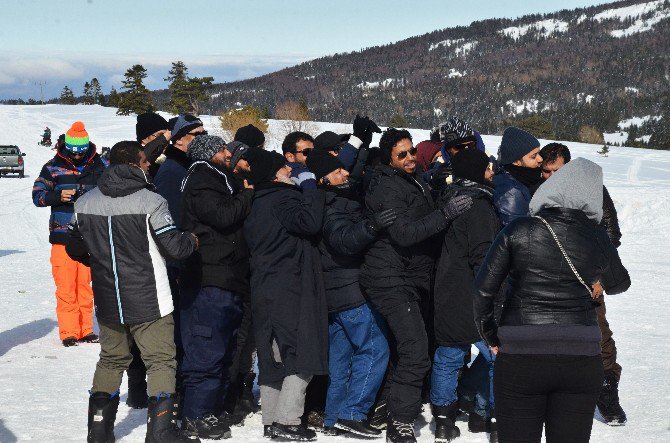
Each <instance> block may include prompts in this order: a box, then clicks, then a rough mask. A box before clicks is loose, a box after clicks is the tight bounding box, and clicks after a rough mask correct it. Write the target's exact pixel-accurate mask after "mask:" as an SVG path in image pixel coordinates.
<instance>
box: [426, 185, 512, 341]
mask: <svg viewBox="0 0 670 443" xmlns="http://www.w3.org/2000/svg"><path fill="white" fill-rule="evenodd" d="M462 194H465V195H469V196H471V197H472V199H473V204H472V207H471V208H470V209H469V210H468V211H467V212H465V213H464V214H462V215H460V216H459V217H457V218H456V219H455V220H454V221H453V222H452V223H451V225H450V226H449V228H448V229H447V231H446V233H445V237H444V241H443V243H442V254H441V255H440V260H439V262H438V265H437V274H436V276H435V292H434V295H433V298H434V303H435V312H434V316H435V340H436V342H437V344H438V345H439V346H460V345H470V344H472V343H475V342H477V341H479V340H480V338H479V333H478V332H477V328H476V327H475V322H474V308H473V303H474V297H475V290H474V280H475V275H477V271H478V270H479V267H480V265H481V264H482V262H483V261H484V257H485V256H486V253H487V252H488V250H489V247H490V246H491V243H493V240H494V239H495V237H496V234H497V233H498V231H499V229H500V222H499V220H498V216H497V215H496V211H495V208H494V207H493V189H492V188H489V187H487V186H484V185H481V184H477V183H474V182H471V181H468V180H460V181H458V182H456V183H454V184H453V185H450V186H449V187H447V188H446V189H445V190H444V191H443V192H442V194H441V197H440V198H444V199H445V200H449V199H450V198H453V197H455V196H456V195H462Z"/></svg>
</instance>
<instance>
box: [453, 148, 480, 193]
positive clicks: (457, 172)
mask: <svg viewBox="0 0 670 443" xmlns="http://www.w3.org/2000/svg"><path fill="white" fill-rule="evenodd" d="M488 166H489V158H488V157H487V155H486V154H485V153H483V152H482V151H480V150H479V149H465V150H463V151H461V152H459V153H458V154H457V155H455V156H454V158H452V159H451V167H452V169H453V172H454V177H456V178H464V179H466V180H470V181H473V182H476V183H481V184H484V183H485V182H484V173H485V172H486V168H488Z"/></svg>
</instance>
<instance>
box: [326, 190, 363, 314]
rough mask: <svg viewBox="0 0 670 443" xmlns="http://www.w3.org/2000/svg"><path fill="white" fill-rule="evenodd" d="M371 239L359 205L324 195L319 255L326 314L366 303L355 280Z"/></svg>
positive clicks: (344, 199) (351, 201)
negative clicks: (326, 303)
mask: <svg viewBox="0 0 670 443" xmlns="http://www.w3.org/2000/svg"><path fill="white" fill-rule="evenodd" d="M374 239H375V234H374V233H372V232H370V230H369V229H368V228H367V227H366V220H365V219H364V218H363V208H362V206H361V204H360V203H359V202H357V201H356V200H351V199H349V198H345V197H343V196H337V195H336V194H333V193H330V192H329V193H328V194H326V212H325V216H324V221H323V235H322V236H321V241H320V242H319V251H320V252H321V267H322V269H323V283H324V285H325V288H326V299H327V301H328V312H340V311H344V310H347V309H352V308H355V307H358V306H360V305H362V304H363V303H365V297H363V293H362V292H361V287H360V285H359V283H358V280H359V276H360V267H361V263H362V262H363V253H364V251H365V248H367V246H368V245H370V243H372V242H373V241H374Z"/></svg>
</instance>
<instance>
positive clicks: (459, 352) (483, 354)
mask: <svg viewBox="0 0 670 443" xmlns="http://www.w3.org/2000/svg"><path fill="white" fill-rule="evenodd" d="M475 346H476V347H477V349H479V355H478V356H477V358H475V361H474V362H473V363H472V365H471V366H470V368H468V370H466V371H465V373H464V374H463V377H462V378H461V381H460V384H461V385H464V386H470V387H472V389H473V390H474V393H475V413H477V414H478V415H481V416H482V417H488V416H489V415H490V412H491V411H492V410H493V407H494V405H495V401H494V397H493V365H494V362H495V355H493V353H492V352H491V350H490V349H489V347H488V346H487V345H486V343H484V342H483V341H478V342H477V343H475ZM468 349H470V345H467V346H440V347H438V348H437V350H436V351H435V359H434V360H433V374H432V377H431V386H430V401H431V403H432V404H434V405H436V406H449V405H451V404H453V403H455V402H456V401H457V400H458V395H457V393H456V390H457V388H458V387H459V380H458V371H459V370H460V369H461V368H462V367H463V359H464V358H465V354H466V353H467V352H468Z"/></svg>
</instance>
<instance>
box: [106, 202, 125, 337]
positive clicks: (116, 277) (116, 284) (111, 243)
mask: <svg viewBox="0 0 670 443" xmlns="http://www.w3.org/2000/svg"><path fill="white" fill-rule="evenodd" d="M107 225H108V226H109V246H110V248H111V252H112V271H113V272H114V289H115V290H116V303H117V305H118V306H119V319H120V320H121V324H123V308H122V307H121V294H120V293H119V274H118V273H117V272H116V254H115V253H114V234H112V216H111V215H110V216H108V217H107Z"/></svg>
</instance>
